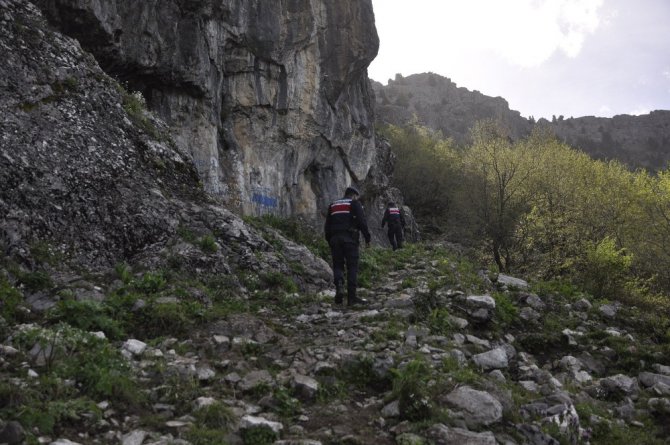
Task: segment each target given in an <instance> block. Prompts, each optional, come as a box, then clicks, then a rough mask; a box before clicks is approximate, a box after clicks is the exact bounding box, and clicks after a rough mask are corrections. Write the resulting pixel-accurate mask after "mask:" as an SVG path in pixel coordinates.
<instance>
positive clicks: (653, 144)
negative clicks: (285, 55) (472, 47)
mask: <svg viewBox="0 0 670 445" xmlns="http://www.w3.org/2000/svg"><path fill="white" fill-rule="evenodd" d="M373 86H374V89H375V91H376V93H377V95H376V98H377V119H378V121H379V122H380V123H383V122H388V123H391V124H394V125H404V124H405V123H407V122H409V121H410V120H412V119H413V117H414V116H416V117H417V118H418V121H419V123H421V124H422V125H426V126H428V127H430V128H433V129H435V130H439V131H441V132H442V133H443V134H444V135H445V136H446V137H450V138H453V140H454V141H455V142H456V143H457V144H465V143H467V142H468V141H469V131H470V128H471V127H472V125H473V124H474V123H475V122H477V121H479V120H482V119H494V120H496V121H499V122H501V123H502V124H503V125H504V126H505V127H506V128H507V129H508V130H509V132H510V136H511V137H512V138H513V139H519V138H521V137H524V136H526V135H528V134H529V133H530V131H531V130H532V128H533V126H534V125H535V124H536V123H535V122H534V121H533V120H531V119H526V118H524V117H522V116H521V115H520V114H519V112H518V111H515V110H510V108H509V104H508V103H507V101H505V99H503V98H501V97H490V96H486V95H483V94H481V93H480V92H479V91H469V90H468V89H466V88H463V87H457V86H456V84H455V83H453V82H452V81H451V80H450V79H448V78H445V77H442V76H439V75H437V74H432V73H424V74H414V75H411V76H408V77H402V76H398V77H397V78H396V79H395V80H390V81H389V83H388V85H382V84H380V83H379V82H374V83H373ZM537 124H540V125H543V126H548V127H549V128H550V129H551V130H552V131H553V132H554V133H555V134H556V136H557V137H558V138H559V139H561V140H563V141H565V142H567V143H568V144H570V145H571V146H573V147H575V148H579V149H581V150H584V151H585V152H586V153H589V154H590V155H591V156H593V157H595V158H598V159H617V160H619V161H621V162H623V163H625V164H627V165H629V166H631V167H633V168H637V167H642V168H647V169H649V170H652V171H653V170H659V169H661V168H664V167H665V166H666V164H667V162H668V161H669V160H670V111H654V112H652V113H650V114H648V115H641V116H627V115H620V116H615V117H613V118H597V117H593V116H585V117H577V118H569V119H565V118H564V117H563V116H559V117H558V118H556V119H553V120H552V121H551V122H549V121H547V120H546V119H540V120H539V121H538V122H537Z"/></svg>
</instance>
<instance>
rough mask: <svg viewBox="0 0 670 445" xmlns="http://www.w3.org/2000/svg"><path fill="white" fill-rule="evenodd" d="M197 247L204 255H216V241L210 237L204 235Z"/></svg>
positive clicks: (217, 248)
mask: <svg viewBox="0 0 670 445" xmlns="http://www.w3.org/2000/svg"><path fill="white" fill-rule="evenodd" d="M198 245H199V246H200V249H201V250H202V251H203V252H205V253H216V251H217V250H219V245H218V244H216V240H215V239H214V237H213V236H212V235H205V236H203V237H202V238H200V241H199V242H198Z"/></svg>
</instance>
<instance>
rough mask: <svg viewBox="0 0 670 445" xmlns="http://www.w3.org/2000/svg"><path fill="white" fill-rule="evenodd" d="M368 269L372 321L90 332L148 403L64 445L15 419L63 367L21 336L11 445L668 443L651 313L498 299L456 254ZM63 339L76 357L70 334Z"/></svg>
mask: <svg viewBox="0 0 670 445" xmlns="http://www.w3.org/2000/svg"><path fill="white" fill-rule="evenodd" d="M362 263H363V264H362V266H363V271H366V270H367V271H368V272H369V271H371V270H373V271H375V273H376V275H375V274H373V275H371V276H372V277H373V278H372V283H371V284H370V286H369V287H368V288H362V289H361V294H362V295H363V296H365V297H367V298H368V299H369V300H370V301H371V304H370V305H368V306H366V307H362V308H346V307H342V306H336V305H334V304H333V303H332V301H333V293H332V291H330V290H325V291H321V292H320V293H318V294H316V295H310V294H301V293H297V292H288V291H286V290H285V289H284V290H282V289H279V288H276V287H274V288H271V289H265V290H255V291H251V290H249V291H248V295H247V296H245V297H244V298H240V299H237V300H235V301H237V303H239V304H240V305H239V306H234V305H232V306H231V301H229V302H228V303H227V304H228V308H229V310H228V311H227V312H226V313H225V315H223V316H221V317H218V316H217V317H212V318H210V319H209V320H208V322H206V323H199V324H197V325H196V326H195V327H194V329H192V330H189V331H188V332H185V331H182V332H181V334H180V335H175V336H170V335H164V336H159V337H156V338H153V339H144V340H143V341H141V340H138V339H136V338H127V339H121V340H116V341H112V340H107V338H105V334H104V333H102V332H97V333H95V334H93V333H91V334H84V333H81V332H79V334H77V335H84V336H87V335H90V336H92V337H95V338H96V341H99V342H100V343H99V344H98V348H99V349H98V353H99V354H100V356H99V357H98V358H96V359H95V360H102V359H106V358H105V357H107V355H105V354H102V352H101V351H104V350H106V349H107V348H111V350H113V351H117V352H120V356H123V357H124V358H123V361H124V362H125V363H126V364H129V365H130V366H129V367H128V368H123V369H126V370H127V372H128V374H129V375H132V376H133V378H134V379H136V385H137V386H135V387H134V388H135V389H134V391H137V392H139V393H141V394H142V395H143V397H142V400H141V401H138V400H136V399H134V398H133V397H131V396H130V395H129V394H125V395H123V394H122V392H123V391H120V392H115V391H110V392H109V395H110V397H109V398H108V399H105V400H97V399H96V400H94V401H95V404H89V405H85V406H78V405H76V404H75V405H72V406H70V407H69V409H70V410H71V412H66V413H59V414H58V415H55V416H53V418H52V422H54V424H53V425H51V431H52V433H60V434H58V436H59V437H61V439H60V440H55V439H57V437H52V436H51V435H46V434H40V433H39V432H40V430H47V429H48V428H46V427H45V426H44V425H41V424H40V422H39V421H37V420H35V419H36V418H39V415H38V414H37V413H33V416H34V417H33V418H31V417H30V416H26V413H25V411H24V412H22V413H19V416H18V418H19V420H20V421H22V422H23V423H24V424H30V423H31V424H33V425H36V426H34V427H33V430H30V429H28V431H22V430H23V427H22V426H19V425H20V423H18V424H17V423H16V420H15V419H8V418H7V417H6V415H7V413H9V412H12V411H11V410H9V409H8V408H12V406H13V405H14V406H17V405H19V404H20V403H21V395H20V394H18V393H17V392H16V388H23V389H22V391H25V394H26V395H24V397H28V395H29V394H30V390H32V388H35V387H37V386H39V387H40V388H41V391H43V390H44V388H45V383H44V381H41V382H40V383H39V384H38V383H36V382H37V381H38V380H40V379H41V378H42V377H41V376H42V375H43V374H44V375H46V374H49V373H50V372H52V371H50V370H49V368H50V367H52V368H54V369H55V368H56V365H54V363H49V362H50V361H52V362H56V361H57V360H59V358H54V355H56V352H54V351H59V350H60V348H59V341H56V340H53V341H52V342H51V343H50V344H49V343H48V342H47V343H45V342H44V341H42V342H40V341H36V340H35V338H36V336H37V338H39V335H38V334H35V333H34V331H33V334H31V335H29V336H27V337H26V336H24V335H22V334H21V332H24V333H25V332H28V331H30V330H31V329H35V326H34V325H32V326H31V325H20V326H17V327H15V329H14V330H13V332H14V333H13V334H12V335H10V336H9V338H8V341H5V342H4V343H3V345H2V354H1V355H0V357H1V358H2V361H1V362H0V363H1V364H2V368H1V369H2V373H3V376H5V377H7V379H4V377H3V380H4V382H5V383H4V384H3V385H2V387H1V388H0V390H1V391H2V395H3V397H8V398H9V400H5V401H4V402H3V403H2V404H0V407H1V408H2V409H3V411H0V412H3V413H5V414H4V415H5V417H4V420H14V421H13V422H8V423H6V425H5V428H4V430H3V431H2V434H1V435H0V441H4V443H12V444H13V443H21V442H20V441H16V440H14V441H12V437H11V432H12V428H11V427H12V426H13V427H16V428H17V429H18V430H19V432H18V433H16V434H19V436H20V435H21V434H23V435H26V434H27V435H28V438H29V439H31V440H32V442H29V443H52V444H68V443H81V444H88V443H105V444H106V443H110V444H111V443H121V444H123V445H133V444H136V445H142V444H144V445H147V444H180V443H181V444H188V443H192V444H200V443H202V444H205V443H212V444H235V443H243V444H265V443H268V444H269V443H275V444H295V445H301V444H302V445H311V444H340V443H342V444H373V443H374V444H396V443H397V444H422V443H426V444H428V443H434V444H464V443H467V444H496V443H500V444H515V443H516V444H522V443H530V444H562V443H572V444H576V443H605V442H608V443H624V442H626V443H649V444H656V443H667V437H668V435H667V434H668V431H667V430H666V429H665V428H667V425H668V423H667V419H668V413H669V412H670V367H669V366H668V365H669V363H668V356H667V339H666V340H664V341H662V340H659V337H658V336H657V334H658V332H656V331H655V330H654V326H650V325H648V323H650V322H651V321H652V320H649V319H647V318H645V316H644V315H643V314H641V313H639V312H636V311H634V310H630V309H626V308H624V307H623V306H621V305H619V304H608V303H606V302H594V301H589V300H588V299H586V298H584V297H583V296H581V295H578V294H575V295H571V294H563V295H561V294H559V293H557V292H556V291H555V290H554V291H549V290H547V289H545V290H542V289H540V290H534V289H530V288H529V287H528V284H527V283H526V282H524V281H522V280H519V279H516V278H512V277H507V276H504V275H498V276H497V277H493V278H496V280H495V282H492V281H491V280H490V279H489V276H488V275H487V274H485V273H483V272H479V273H478V272H477V271H476V270H475V269H474V268H472V266H470V265H469V263H467V262H464V260H462V259H460V258H459V257H458V256H457V255H455V254H454V253H453V252H450V251H448V250H447V249H445V248H444V247H442V246H431V245H413V246H410V247H409V248H408V249H407V250H406V251H405V252H402V253H399V255H398V256H396V257H394V256H393V254H391V252H387V251H383V250H381V249H379V248H375V249H371V250H370V251H367V252H365V253H364V254H363V259H362ZM367 279H368V278H366V277H363V278H362V281H366V280H367ZM168 289H169V286H168ZM169 293H170V292H167V291H166V292H163V293H162V296H160V297H158V299H159V300H160V304H161V305H164V306H165V308H168V307H170V306H171V305H175V304H183V303H185V300H188V299H189V298H190V297H185V296H166V295H168V294H169ZM134 305H135V308H134V309H133V310H134V311H138V310H140V309H139V308H138V305H141V303H138V302H137V301H135V303H134ZM213 307H216V303H215V304H214V306H213ZM233 307H234V309H232V308H233ZM180 309H182V310H183V309H184V306H180ZM210 310H214V309H212V306H210ZM166 319H167V318H166ZM151 323H153V322H151ZM172 328H174V332H179V329H177V328H178V326H177V325H175V326H174V327H171V326H169V325H168V326H165V330H164V332H166V333H169V332H170V331H171V329H172ZM51 329H55V330H56V331H57V332H58V336H59V339H60V340H62V341H63V342H66V343H68V345H69V349H68V347H67V346H66V347H65V350H69V351H70V352H72V351H74V350H75V349H76V347H75V346H74V344H75V343H76V341H75V340H72V339H71V338H70V337H72V336H74V337H76V336H77V335H74V334H73V333H72V332H69V330H71V329H72V328H65V327H64V326H63V325H56V327H55V328H53V326H52V328H51ZM44 332H45V331H42V335H46V334H44ZM52 332H53V331H52ZM28 340H31V341H28ZM84 341H93V340H84ZM50 346H51V347H53V349H49V347H50ZM89 359H90V358H89ZM70 372H73V373H75V374H77V375H79V373H78V372H76V371H73V370H71V371H70ZM81 379H82V377H77V380H78V382H77V383H75V382H74V378H73V379H67V378H60V379H56V381H59V382H60V384H64V385H65V386H67V385H77V386H81V385H82V383H81V381H80V380H81ZM68 382H70V383H68ZM124 382H125V381H124V380H121V381H118V382H117V384H125V383H124ZM98 383H100V381H99V382H98ZM52 384H53V382H52ZM11 388H14V390H12V389H11ZM50 390H52V391H54V389H53V388H51V389H50ZM64 391H65V392H66V390H64ZM25 409H26V408H25V407H24V410H25ZM66 411H67V410H66ZM42 421H43V422H44V419H42ZM8 436H10V437H9V438H8ZM17 437H18V436H17ZM65 438H67V440H70V441H71V442H68V441H67V440H66V439H65ZM14 439H16V437H15V438H14ZM0 443H3V442H0Z"/></svg>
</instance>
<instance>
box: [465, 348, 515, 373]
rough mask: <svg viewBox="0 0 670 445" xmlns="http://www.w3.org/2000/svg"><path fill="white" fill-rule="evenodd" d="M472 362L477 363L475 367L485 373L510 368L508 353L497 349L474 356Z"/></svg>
mask: <svg viewBox="0 0 670 445" xmlns="http://www.w3.org/2000/svg"><path fill="white" fill-rule="evenodd" d="M472 361H473V362H475V365H477V366H478V367H480V368H482V369H483V370H485V371H488V370H491V369H504V368H507V367H508V366H509V361H508V358H507V353H506V352H505V350H504V349H502V348H496V349H492V350H490V351H487V352H482V353H481V354H477V355H474V356H473V357H472Z"/></svg>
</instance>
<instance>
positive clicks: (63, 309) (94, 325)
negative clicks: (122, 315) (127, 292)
mask: <svg viewBox="0 0 670 445" xmlns="http://www.w3.org/2000/svg"><path fill="white" fill-rule="evenodd" d="M47 318H48V319H49V320H50V321H52V322H65V323H68V324H69V325H70V326H73V327H75V328H79V329H81V330H83V331H102V332H104V333H105V335H106V336H107V337H109V338H111V339H120V338H122V337H123V335H124V331H123V327H122V325H121V323H120V322H119V321H118V320H115V319H113V318H111V317H110V310H109V308H108V307H107V306H105V305H104V304H102V303H98V302H95V301H75V300H61V301H59V302H58V303H57V304H56V306H55V307H54V308H53V309H51V310H50V311H49V312H48V314H47Z"/></svg>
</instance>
